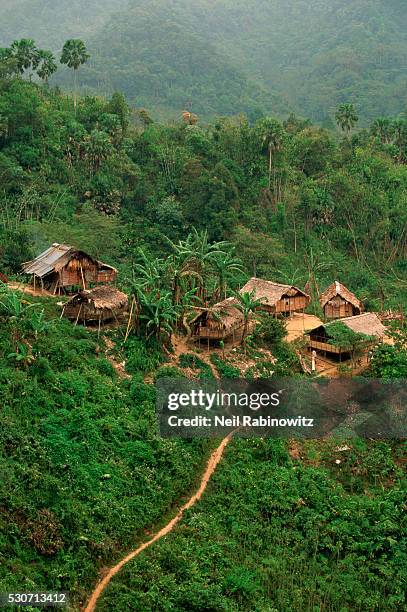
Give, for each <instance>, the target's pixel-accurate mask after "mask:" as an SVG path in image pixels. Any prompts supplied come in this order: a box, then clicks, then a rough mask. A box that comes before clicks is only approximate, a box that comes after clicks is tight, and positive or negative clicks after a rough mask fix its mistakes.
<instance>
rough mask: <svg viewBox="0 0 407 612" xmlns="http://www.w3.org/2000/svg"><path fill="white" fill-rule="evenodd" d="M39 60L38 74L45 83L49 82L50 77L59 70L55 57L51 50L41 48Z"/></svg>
mask: <svg viewBox="0 0 407 612" xmlns="http://www.w3.org/2000/svg"><path fill="white" fill-rule="evenodd" d="M38 60H39V61H38V68H37V74H38V76H39V77H40V79H41V80H42V81H44V83H48V80H49V79H50V77H52V75H53V74H54V72H56V71H57V65H56V63H55V57H54V55H53V53H52V52H51V51H44V50H43V49H40V50H39V52H38Z"/></svg>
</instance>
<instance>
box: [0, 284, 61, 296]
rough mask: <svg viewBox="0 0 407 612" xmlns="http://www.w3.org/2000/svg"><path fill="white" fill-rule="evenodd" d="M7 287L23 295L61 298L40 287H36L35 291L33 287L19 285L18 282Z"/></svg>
mask: <svg viewBox="0 0 407 612" xmlns="http://www.w3.org/2000/svg"><path fill="white" fill-rule="evenodd" d="M7 286H8V287H10V289H16V290H17V291H22V292H23V293H26V294H27V295H34V296H36V297H52V298H56V297H58V298H60V297H61V296H60V295H54V294H53V293H50V292H49V291H47V290H46V289H41V288H40V287H36V288H35V289H34V287H33V286H32V285H26V284H25V283H17V282H14V281H11V282H9V283H7Z"/></svg>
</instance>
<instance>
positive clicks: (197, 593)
mask: <svg viewBox="0 0 407 612" xmlns="http://www.w3.org/2000/svg"><path fill="white" fill-rule="evenodd" d="M338 448H340V447H338V446H337V445H336V446H335V444H332V443H331V444H327V443H325V445H323V444H321V443H316V442H312V443H307V446H306V447H305V448H304V449H303V451H302V453H303V454H302V456H301V460H292V459H291V458H290V456H289V454H288V452H287V449H286V448H285V446H284V444H282V443H281V442H279V441H276V440H274V441H273V440H250V441H249V440H245V441H242V440H236V441H235V442H234V443H233V444H232V445H231V446H230V447H229V448H228V450H227V453H226V457H225V459H224V461H223V462H222V464H221V465H220V467H219V469H218V471H217V472H216V474H215V476H214V478H213V480H212V481H211V483H210V490H209V492H208V494H207V495H206V496H205V498H204V500H203V501H202V502H201V503H200V504H199V505H198V506H197V507H195V508H193V509H192V510H190V511H189V512H188V515H187V516H185V519H184V521H183V522H182V524H181V525H179V526H177V528H176V531H175V532H174V533H172V534H171V536H170V537H168V538H166V539H165V540H162V541H161V542H159V543H158V544H157V545H156V547H155V548H154V549H150V550H148V551H147V553H146V555H145V556H143V558H139V559H136V560H134V561H132V562H130V563H129V565H127V566H126V567H125V568H124V570H123V572H122V573H121V574H120V575H119V576H118V577H116V578H115V580H114V581H113V583H112V584H111V585H110V586H109V588H108V590H107V592H106V594H105V595H104V597H103V599H102V601H101V603H100V604H99V609H100V610H113V609H115V607H116V609H120V610H126V609H128V608H129V607H132V608H133V609H134V608H135V609H137V610H157V611H160V612H161V611H164V610H194V611H197V612H198V611H200V610H216V611H219V612H220V611H222V612H232V611H242V612H243V611H247V610H259V611H261V612H266V611H267V612H272V611H273V612H274V610H276V611H277V610H295V611H300V610H310V611H311V610H320V609H321V608H326V609H328V610H335V611H336V610H338V611H339V610H341V611H343V610H367V609H369V610H399V609H400V608H402V607H403V606H404V604H405V599H404V588H403V584H404V582H405V578H406V571H405V565H406V560H407V559H406V551H405V548H404V543H405V527H406V526H405V517H404V516H403V504H404V503H405V492H404V491H403V484H402V477H403V470H402V469H401V468H400V466H399V465H398V460H397V456H398V452H397V450H396V449H394V451H395V452H394V453H393V454H392V449H391V446H389V445H388V444H384V443H377V444H375V445H370V446H366V445H365V444H363V443H359V444H358V445H355V447H354V448H352V450H351V451H350V452H349V453H344V452H340V451H338V450H337V449H338ZM336 461H339V462H340V463H339V464H337V463H336Z"/></svg>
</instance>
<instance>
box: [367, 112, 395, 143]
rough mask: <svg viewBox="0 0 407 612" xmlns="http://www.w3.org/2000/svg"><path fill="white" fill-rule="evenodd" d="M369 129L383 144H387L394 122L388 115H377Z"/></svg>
mask: <svg viewBox="0 0 407 612" xmlns="http://www.w3.org/2000/svg"><path fill="white" fill-rule="evenodd" d="M371 131H372V134H373V135H374V136H377V137H378V138H380V141H381V142H382V143H383V144H389V143H390V142H391V140H392V137H393V134H394V124H393V122H392V121H391V120H390V119H389V118H388V117H379V118H378V119H376V120H375V121H374V122H373V123H372V127H371Z"/></svg>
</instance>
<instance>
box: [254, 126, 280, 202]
mask: <svg viewBox="0 0 407 612" xmlns="http://www.w3.org/2000/svg"><path fill="white" fill-rule="evenodd" d="M257 130H258V132H259V135H260V138H261V142H262V145H263V147H265V148H266V149H267V152H268V159H269V178H268V188H269V190H270V188H271V169H272V165H273V155H274V153H276V152H278V151H280V150H281V147H282V145H283V140H284V129H283V127H282V125H281V123H279V121H277V120H276V119H271V118H269V117H267V118H265V119H262V120H261V121H260V122H259V123H258V124H257Z"/></svg>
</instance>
